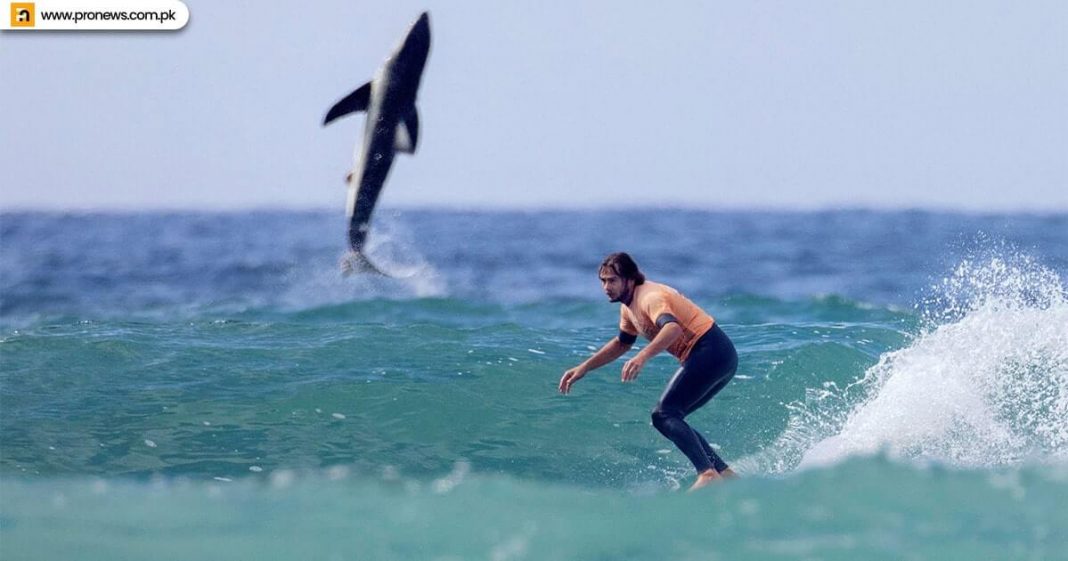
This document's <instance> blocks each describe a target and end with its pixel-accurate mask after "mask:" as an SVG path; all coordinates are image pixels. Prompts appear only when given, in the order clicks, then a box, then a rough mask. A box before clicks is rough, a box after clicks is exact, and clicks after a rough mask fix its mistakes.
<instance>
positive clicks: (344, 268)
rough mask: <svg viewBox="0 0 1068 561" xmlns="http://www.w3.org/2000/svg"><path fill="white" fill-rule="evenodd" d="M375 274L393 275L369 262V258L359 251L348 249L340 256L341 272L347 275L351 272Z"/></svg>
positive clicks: (351, 273)
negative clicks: (348, 250)
mask: <svg viewBox="0 0 1068 561" xmlns="http://www.w3.org/2000/svg"><path fill="white" fill-rule="evenodd" d="M367 273H370V274H375V275H381V276H383V277H390V278H392V277H393V275H390V274H389V273H386V272H385V271H383V270H382V269H379V268H378V267H376V266H375V264H374V263H371V260H370V259H368V258H367V256H366V255H364V254H363V252H361V251H355V250H354V251H350V252H348V253H347V254H346V255H345V256H344V257H342V258H341V274H342V275H344V276H346V277H347V276H349V275H353V274H367Z"/></svg>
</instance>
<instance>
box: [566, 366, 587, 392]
mask: <svg viewBox="0 0 1068 561" xmlns="http://www.w3.org/2000/svg"><path fill="white" fill-rule="evenodd" d="M585 375H586V372H585V371H583V370H582V367H581V366H576V367H574V368H572V369H571V370H568V371H567V372H564V375H563V376H561V377H560V393H562V394H564V395H567V394H568V393H569V392H570V391H571V384H574V383H575V382H577V381H579V380H581V379H582V377H583V376H585Z"/></svg>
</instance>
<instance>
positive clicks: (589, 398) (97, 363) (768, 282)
mask: <svg viewBox="0 0 1068 561" xmlns="http://www.w3.org/2000/svg"><path fill="white" fill-rule="evenodd" d="M681 216H682V218H681V219H680V218H679V215H678V214H677V213H673V212H668V211H664V212H661V213H653V214H652V215H651V216H650V215H644V214H643V215H629V214H626V213H575V214H568V213H549V214H544V215H537V214H536V215H524V214H492V213H488V214H459V215H458V214H455V213H435V212H421V213H413V214H404V213H397V214H394V215H386V217H385V219H384V220H383V224H382V226H381V227H380V228H381V229H380V230H379V236H378V238H373V239H377V241H376V243H377V245H375V246H372V255H373V256H374V258H375V259H377V260H378V261H379V262H381V263H384V266H387V267H392V268H393V270H401V271H403V272H404V273H405V274H406V277H405V278H403V279H400V280H385V279H368V278H355V279H345V278H342V277H341V276H340V275H339V274H338V273H337V271H336V258H337V257H338V256H339V254H340V249H339V241H338V239H336V238H338V237H339V236H337V235H334V234H337V232H340V231H342V230H341V229H338V228H336V226H337V224H335V222H336V217H331V216H330V215H322V214H316V213H277V214H264V215H254V216H251V217H247V216H239V215H203V214H193V215H87V216H64V215H49V214H22V215H4V216H3V217H2V218H3V219H2V220H0V225H2V228H0V234H2V238H0V239H2V242H3V245H2V252H0V256H2V259H0V280H2V283H3V284H2V290H0V298H2V299H0V311H2V314H0V328H2V330H0V434H2V442H0V557H2V558H4V559H73V558H77V559H145V558H153V559H233V558H242V559H245V558H247V559H253V558H255V559H294V558H299V559H494V560H496V559H661V558H679V559H718V558H731V559H796V558H811V559H857V558H872V559H882V558H885V559H902V558H914V559H976V558H981V559H1058V558H1068V556H1066V554H1065V553H1064V552H1065V551H1068V543H1066V542H1068V538H1065V535H1068V533H1066V532H1064V528H1068V509H1066V508H1065V507H1064V506H1063V505H1065V504H1068V471H1066V467H1068V327H1066V326H1068V297H1066V294H1065V284H1064V278H1065V277H1064V273H1065V269H1066V263H1068V255H1066V252H1068V243H1066V242H1068V234H1065V232H1068V229H1064V228H1061V229H1058V228H1056V227H1057V226H1064V225H1065V224H1066V223H1068V219H1066V218H1065V217H1062V216H1053V217H1027V216H1005V217H968V216H955V215H928V214H916V213H830V214H798V215H793V214H782V215H779V214H760V213H752V214H745V213H736V214H731V213H725V214H707V213H706V214H702V213H682V215H681ZM621 220H628V221H630V223H632V224H633V223H637V226H635V227H636V228H639V229H640V230H641V231H642V232H645V233H646V234H647V235H645V236H634V237H632V238H628V239H626V240H623V241H625V242H627V243H628V246H627V249H629V250H631V251H632V253H633V254H635V256H636V257H637V258H638V259H639V262H640V263H642V265H643V267H644V268H645V269H646V272H647V273H648V274H649V276H650V277H651V278H654V279H657V280H663V281H666V282H669V283H671V284H674V285H675V286H678V287H679V288H680V289H682V290H683V291H684V292H686V293H687V294H688V295H690V296H691V297H692V298H693V299H694V300H695V301H697V302H698V303H699V304H701V305H702V306H703V307H705V308H706V309H708V310H709V311H710V312H712V313H713V314H714V315H715V316H716V318H717V320H718V321H719V322H720V324H721V325H722V326H723V328H724V329H725V330H726V332H727V333H728V334H729V335H730V337H731V338H732V339H733V340H734V342H735V344H736V346H737V347H738V350H739V355H740V368H739V372H738V376H737V377H736V378H735V380H734V381H733V382H732V383H731V384H730V385H729V386H728V387H727V388H726V389H725V390H724V391H723V393H722V394H720V396H718V397H717V398H716V399H715V400H713V402H712V403H711V404H710V405H709V406H707V407H705V408H704V409H702V410H700V411H699V412H697V413H695V414H694V415H693V416H691V417H690V421H691V422H692V423H693V424H694V425H695V426H697V427H698V428H700V429H701V430H702V432H704V433H705V434H706V435H707V436H708V437H709V440H710V441H711V442H712V443H713V445H714V446H716V447H717V448H718V449H719V450H720V451H721V453H722V455H723V456H724V457H725V459H727V461H728V462H729V463H731V464H732V466H733V467H734V468H735V469H736V470H737V471H738V472H739V473H740V474H741V475H742V477H741V479H740V480H738V481H732V482H729V483H726V484H722V485H718V486H716V487H713V488H710V489H707V490H703V491H702V492H701V493H695V494H686V493H683V492H681V491H682V490H683V489H685V488H686V487H688V486H689V484H690V482H691V481H692V479H693V474H692V468H691V467H690V466H689V464H688V462H687V461H686V459H685V458H684V457H683V456H682V455H681V454H680V453H679V452H678V451H676V450H675V449H674V448H673V447H672V446H671V444H670V443H669V442H668V441H666V440H665V439H663V438H662V437H661V436H660V435H659V434H658V433H657V432H656V431H655V430H654V429H653V428H652V427H651V425H650V421H649V411H650V410H651V408H652V406H653V405H654V404H655V402H656V399H657V397H658V396H659V393H660V391H661V390H662V387H663V384H664V383H665V382H666V380H667V378H668V377H669V376H670V374H671V373H672V372H673V371H674V368H675V367H676V365H675V363H674V362H673V360H672V359H671V358H670V357H667V356H662V357H658V358H656V359H654V360H653V361H651V362H650V363H649V364H648V365H647V366H646V368H645V370H643V372H642V374H641V376H640V378H639V379H638V381H637V383H634V384H626V385H624V384H621V383H620V382H619V367H620V366H621V364H622V362H620V363H617V364H615V365H611V366H609V367H606V368H604V369H602V370H599V371H596V372H594V373H591V374H590V375H589V376H587V377H586V378H585V379H583V380H582V381H581V382H579V383H578V384H577V385H576V386H575V388H574V390H573V392H572V394H571V395H569V396H566V397H565V396H561V395H559V394H558V393H557V391H556V384H557V381H558V379H559V376H560V375H561V374H562V372H563V371H564V370H566V369H567V368H569V367H571V366H574V365H575V364H577V363H578V362H580V361H581V360H583V359H584V358H585V357H586V356H588V355H589V354H590V353H591V352H592V351H593V350H594V349H596V348H597V347H599V346H600V345H601V344H603V342H604V341H606V340H607V339H608V338H610V337H612V336H614V335H615V333H616V328H615V324H616V321H617V319H618V311H617V309H616V307H615V306H614V305H611V304H608V303H606V302H605V301H604V298H603V295H601V294H600V292H599V286H598V285H597V282H596V277H595V272H596V270H595V269H596V264H597V263H598V262H599V260H600V258H601V257H602V256H603V254H604V253H606V252H607V251H610V250H612V249H617V248H618V247H617V246H616V245H615V244H616V243H617V242H618V241H619V240H617V239H615V238H613V237H611V236H606V235H604V234H603V232H605V231H610V229H611V227H612V225H614V224H617V223H618V222H619V221H621ZM643 220H644V221H645V222H642V221H643ZM702 222H707V223H714V224H717V225H724V226H725V227H729V228H727V229H726V230H723V231H721V230H717V229H711V230H709V231H708V233H707V234H700V233H699V232H701V230H700V229H696V228H695V227H694V226H695V224H698V223H702ZM829 224H830V225H833V226H834V228H830V227H829V226H828V225H829ZM903 225H905V226H907V228H906V230H908V231H909V232H911V233H912V235H913V237H914V238H918V239H909V240H903V241H902V242H901V243H891V242H890V241H889V240H896V239H898V238H897V237H896V236H899V235H900V233H901V231H902V228H903ZM335 230H336V231H335ZM264 231H270V232H273V233H274V236H273V237H272V238H271V239H270V240H264V239H263V236H261V235H257V232H264ZM833 231H849V232H851V233H852V235H851V236H848V237H843V236H832V235H830V233H831V232H833ZM472 232H476V233H477V234H478V235H473V234H472ZM681 232H687V233H688V236H689V237H683V236H681ZM693 232H698V233H696V234H695V233H693ZM978 232H982V233H981V234H979V233H978ZM702 236H704V237H702ZM574 240H584V241H583V242H582V243H580V244H579V247H574V246H575V244H574ZM680 240H684V241H680ZM743 241H744V242H745V243H743ZM700 248H706V249H704V250H703V251H704V253H701V252H699V249H700ZM707 248H712V249H707ZM922 249H926V251H921V250H922ZM702 256H707V257H702ZM644 257H647V258H644ZM743 265H744V266H743Z"/></svg>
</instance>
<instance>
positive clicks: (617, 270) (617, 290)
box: [597, 252, 645, 304]
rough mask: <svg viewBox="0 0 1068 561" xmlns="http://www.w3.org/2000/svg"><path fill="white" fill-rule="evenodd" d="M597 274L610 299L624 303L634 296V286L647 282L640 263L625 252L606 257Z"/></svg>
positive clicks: (627, 302)
mask: <svg viewBox="0 0 1068 561" xmlns="http://www.w3.org/2000/svg"><path fill="white" fill-rule="evenodd" d="M597 276H598V277H600V279H601V288H603V289H604V292H605V294H607V295H608V299H609V301H612V302H622V303H624V304H629V303H630V300H631V298H632V297H633V296H634V287H635V286H638V285H639V284H642V283H644V282H645V275H643V274H642V272H641V270H640V269H638V264H637V263H635V262H634V259H631V257H630V255H627V254H626V253H623V252H619V253H613V254H611V255H609V256H608V257H605V258H604V261H603V262H601V268H600V269H598V271H597Z"/></svg>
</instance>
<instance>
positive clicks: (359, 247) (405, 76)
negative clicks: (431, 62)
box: [323, 12, 430, 276]
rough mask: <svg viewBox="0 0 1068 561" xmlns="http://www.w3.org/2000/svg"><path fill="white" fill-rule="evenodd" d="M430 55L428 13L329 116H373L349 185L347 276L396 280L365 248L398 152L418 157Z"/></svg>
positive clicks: (357, 152) (344, 268)
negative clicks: (419, 103)
mask: <svg viewBox="0 0 1068 561" xmlns="http://www.w3.org/2000/svg"><path fill="white" fill-rule="evenodd" d="M429 53H430V15H429V14H428V13H427V12H423V13H422V14H421V15H420V16H419V17H418V18H417V19H416V20H415V22H413V23H412V24H411V26H410V27H409V28H408V32H407V33H406V34H405V35H404V38H403V39H401V42H400V43H399V44H398V45H397V46H396V48H394V49H393V51H392V52H391V53H390V54H389V56H388V57H387V58H386V60H385V62H383V63H382V66H381V67H380V68H379V69H378V71H377V72H376V73H375V75H374V77H373V78H372V79H371V80H370V81H369V82H367V83H365V84H363V85H362V86H360V87H358V88H356V89H355V90H354V91H353V92H352V93H350V94H348V95H347V96H345V97H344V98H342V99H341V100H340V101H338V102H337V103H335V104H334V105H333V106H332V107H331V108H330V110H329V111H327V113H326V117H325V118H324V119H323V126H326V125H329V124H330V123H332V122H333V121H334V120H336V119H338V118H340V117H344V116H346V115H350V114H352V113H357V112H360V111H366V112H367V121H366V124H365V125H364V129H363V138H362V139H361V140H362V142H360V143H358V144H357V145H356V150H355V154H354V164H355V166H354V167H353V169H352V171H351V172H350V173H349V174H348V176H347V177H346V179H345V182H346V183H347V184H348V198H347V202H346V216H347V218H348V221H349V226H348V238H349V239H348V241H349V253H348V255H346V256H345V257H344V258H343V259H342V261H341V268H342V271H343V272H345V273H346V274H349V273H354V272H355V273H376V274H380V275H385V276H391V275H388V274H386V273H385V272H383V271H382V270H380V269H379V268H378V267H376V266H375V265H374V264H373V263H371V261H370V260H369V259H368V258H367V255H366V253H365V252H364V247H365V244H366V242H367V233H368V231H369V230H370V228H371V215H372V214H373V213H374V210H375V205H376V204H377V203H378V197H379V195H380V194H381V193H382V187H383V186H384V185H385V182H386V177H387V176H388V175H389V170H390V168H391V167H392V166H393V158H394V156H395V155H396V154H397V153H404V154H414V153H415V148H416V146H417V144H418V143H419V112H418V111H417V110H416V107H415V100H416V94H417V93H418V92H419V82H420V81H421V79H422V76H423V69H424V68H425V67H426V59H427V55H428V54H429Z"/></svg>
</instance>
